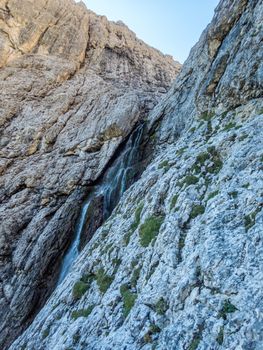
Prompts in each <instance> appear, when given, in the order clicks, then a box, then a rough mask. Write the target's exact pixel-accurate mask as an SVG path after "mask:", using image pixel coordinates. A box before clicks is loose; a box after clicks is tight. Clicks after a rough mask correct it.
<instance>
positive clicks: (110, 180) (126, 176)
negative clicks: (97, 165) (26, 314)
mask: <svg viewBox="0 0 263 350" xmlns="http://www.w3.org/2000/svg"><path fill="white" fill-rule="evenodd" d="M142 136H143V125H139V126H138V127H137V128H136V129H135V130H134V131H133V133H132V134H131V135H130V137H129V139H128V141H127V142H126V144H125V146H124V149H123V151H122V152H121V154H120V156H118V157H117V158H116V159H115V160H114V161H113V163H112V164H111V166H110V167H109V168H108V170H107V171H106V173H105V174H104V176H103V178H102V179H101V181H100V182H99V184H98V185H96V186H94V188H93V190H92V192H91V193H90V194H89V196H88V198H87V199H86V201H85V202H84V204H83V205H82V209H81V212H80V216H79V218H78V221H77V225H76V229H75V234H74V239H73V241H72V242H71V244H70V246H69V248H68V250H67V252H66V254H65V256H64V258H63V261H62V264H61V270H60V274H59V278H58V282H57V285H59V284H60V283H61V282H62V281H63V279H64V278H65V277H66V275H67V274H68V272H69V270H70V268H71V266H72V264H73V263H74V261H75V260H76V258H77V256H78V254H79V252H80V241H81V237H82V234H83V231H84V229H85V226H86V225H87V222H88V220H89V219H91V218H90V217H89V215H90V214H91V212H92V210H89V209H90V208H91V206H92V204H93V203H94V201H95V200H96V199H97V198H98V197H100V196H102V197H103V210H102V211H103V213H102V219H101V221H102V222H103V221H105V220H106V219H107V218H108V217H109V216H110V215H111V213H112V211H113V209H114V208H115V207H116V205H117V204H118V202H119V200H120V198H121V196H122V195H123V193H124V192H125V191H126V190H127V188H128V187H129V186H130V185H131V184H132V183H133V181H134V180H135V177H136V169H135V168H136V167H135V165H136V164H137V163H138V162H139V160H140V156H139V148H140V144H141V141H142ZM93 233H94V232H93Z"/></svg>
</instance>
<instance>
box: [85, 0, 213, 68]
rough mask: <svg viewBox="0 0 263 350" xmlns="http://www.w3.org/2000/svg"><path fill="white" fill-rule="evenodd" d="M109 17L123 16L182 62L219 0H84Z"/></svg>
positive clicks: (149, 40)
mask: <svg viewBox="0 0 263 350" xmlns="http://www.w3.org/2000/svg"><path fill="white" fill-rule="evenodd" d="M83 1H84V2H85V3H86V5H87V7H88V8H89V9H91V10H92V11H94V12H96V13H97V14H99V15H105V16H107V17H108V19H110V20H113V21H117V20H122V21H123V22H124V23H125V24H127V25H128V26H129V28H130V29H131V30H132V31H134V32H135V33H136V35H137V36H138V37H139V38H140V39H142V40H143V41H145V42H146V43H147V44H149V45H151V46H153V47H156V48H157V49H159V50H160V51H162V52H163V53H166V54H170V55H172V56H174V58H175V59H177V60H179V61H180V62H181V63H183V62H184V61H185V59H186V58H187V56H188V54H189V52H190V49H191V48H192V47H193V45H194V44H195V43H196V42H197V41H198V39H199V37H200V35H201V33H202V31H203V29H205V27H206V26H207V24H208V23H209V22H210V20H211V19H212V17H213V13H214V9H215V7H216V5H217V4H218V2H219V0H83Z"/></svg>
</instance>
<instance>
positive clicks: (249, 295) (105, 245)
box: [10, 0, 263, 350]
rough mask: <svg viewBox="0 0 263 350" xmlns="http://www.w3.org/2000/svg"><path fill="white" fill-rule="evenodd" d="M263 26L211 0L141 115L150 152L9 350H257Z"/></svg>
mask: <svg viewBox="0 0 263 350" xmlns="http://www.w3.org/2000/svg"><path fill="white" fill-rule="evenodd" d="M262 23H263V1H262V0H249V1H248V0H222V1H220V3H219V5H218V7H217V9H216V11H215V16H214V18H213V20H212V22H211V24H210V25H209V26H208V27H207V28H206V30H205V31H204V32H203V34H202V36H201V38H200V40H199V42H198V43H197V44H196V46H195V47H194V48H193V49H192V51H191V53H190V56H189V58H188V60H187V61H186V63H185V64H184V66H183V68H182V71H181V72H180V73H179V75H178V77H177V78H176V80H175V83H174V84H173V86H172V88H171V89H170V91H169V92H168V94H167V95H166V97H165V98H164V99H163V100H162V101H161V102H160V103H159V104H158V105H157V106H156V107H155V108H154V109H153V111H152V112H150V113H149V115H148V117H147V121H148V123H147V131H148V135H149V136H151V140H153V139H154V140H155V145H156V147H155V149H154V156H153V160H152V161H151V163H150V164H149V165H148V167H147V169H146V170H145V171H144V173H143V174H142V176H141V178H140V179H139V180H138V181H137V182H136V183H135V184H134V185H133V186H132V187H131V188H130V189H129V190H128V191H127V192H126V193H125V194H124V196H123V198H122V199H121V201H120V203H119V205H118V206H117V208H116V209H115V210H114V212H113V213H112V215H111V217H110V218H109V220H107V222H106V223H105V224H104V225H103V226H102V227H101V228H100V229H98V230H97V232H96V233H95V235H94V236H93V238H92V240H91V241H90V242H89V243H88V244H87V245H86V247H85V248H84V249H83V251H82V253H81V255H80V256H79V258H78V259H77V261H76V262H75V264H74V267H73V269H72V271H71V273H70V274H69V275H68V276H67V278H66V280H65V281H64V282H63V284H62V285H61V286H59V288H57V289H56V291H55V292H54V293H53V294H52V296H51V298H50V299H49V301H48V302H47V304H46V305H45V306H44V308H43V309H42V310H41V311H40V313H39V314H38V315H37V317H36V318H35V319H34V322H33V323H32V325H31V326H30V327H29V328H28V329H27V330H26V331H25V332H24V333H23V334H22V335H21V336H20V337H19V338H18V339H17V340H16V341H15V342H14V343H13V344H12V346H11V347H10V349H11V350H17V349H30V350H31V349H32V350H39V349H54V350H61V349H92V350H94V349H98V350H99V349H120V350H121V349H129V350H133V349H134V350H135V349H152V348H156V349H163V350H166V349H176V350H185V349H188V350H195V349H203V350H217V349H218V350H219V349H227V350H236V349H261V348H262V346H263V339H262V332H263V318H262V309H263V304H262V300H263V295H262V294H263V293H262V280H263V273H262V266H263V254H262V252H263V237H262V227H263V215H262V206H263V192H262V188H263V176H262V175H263V164H262V162H263V151H262V149H263V148H262V140H263V132H262V130H263V118H262V117H263V99H262V95H263V94H262V92H263V88H262V85H263V63H262V62H263V61H262V57H263V46H262V41H263V28H262ZM107 54H110V52H108V53H107ZM81 179H83V177H81ZM82 181H83V180H82ZM23 190H27V189H23ZM68 198H71V197H70V196H69V197H68ZM68 200H69V199H68ZM63 213H64V211H63ZM69 213H70V211H69V212H67V214H69Z"/></svg>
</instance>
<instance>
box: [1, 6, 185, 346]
mask: <svg viewBox="0 0 263 350" xmlns="http://www.w3.org/2000/svg"><path fill="white" fill-rule="evenodd" d="M0 67H1V69H0V91H1V94H0V133H1V134H0V145H1V150H0V157H1V158H0V176H1V177H0V185H1V190H0V198H1V208H0V275H1V281H0V283H1V288H0V309H1V316H0V324H1V325H0V348H1V349H3V347H5V346H6V345H7V344H8V343H9V342H10V341H11V340H14V338H15V337H16V336H17V335H18V334H19V333H20V332H21V331H22V329H23V328H25V327H26V326H27V325H28V323H29V322H30V321H31V320H32V318H33V317H34V314H35V312H36V310H37V309H38V308H39V307H40V306H41V304H43V301H45V299H46V297H47V296H48V293H49V292H50V290H51V289H52V286H53V285H54V282H55V279H56V272H57V270H58V266H59V263H60V258H59V257H61V256H62V255H63V252H64V251H65V249H66V247H67V245H68V243H69V237H70V236H71V235H72V232H73V228H74V224H75V221H76V217H77V215H78V211H79V208H80V203H81V201H82V199H83V196H84V195H85V194H86V193H87V185H90V184H92V183H93V182H94V181H95V180H96V179H97V178H98V176H99V175H100V174H101V173H102V172H103V170H104V169H105V166H106V165H107V163H108V161H109V160H110V159H111V157H112V155H113V154H114V152H115V150H116V149H117V147H118V146H119V145H120V143H121V142H122V141H123V140H124V139H125V137H126V136H127V135H128V134H129V133H130V132H131V130H132V129H133V127H134V125H135V124H136V122H137V121H138V120H139V119H141V118H143V117H144V116H145V115H146V114H147V113H148V111H149V110H150V109H152V108H153V106H154V105H155V104H156V102H157V101H158V100H159V99H160V97H161V96H162V95H163V93H165V92H166V91H167V89H168V87H170V85H171V82H172V81H173V80H174V78H175V76H176V74H177V73H178V72H179V69H180V65H179V64H178V63H176V62H174V61H173V60H172V59H171V57H169V56H164V55H162V54H161V53H160V52H158V51H157V50H155V49H152V48H150V47H149V46H147V45H146V44H144V43H143V42H142V41H140V40H138V39H137V38H136V36H135V34H134V33H132V32H131V31H130V30H129V29H128V28H127V27H126V26H124V25H123V24H121V23H119V24H118V23H112V22H108V21H107V19H106V18H105V17H99V16H96V15H95V14H94V13H92V12H90V11H88V10H87V9H86V8H85V6H84V5H83V4H76V3H75V2H74V1H71V0H37V1H36V0H23V1H20V0H0Z"/></svg>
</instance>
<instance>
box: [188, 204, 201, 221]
mask: <svg viewBox="0 0 263 350" xmlns="http://www.w3.org/2000/svg"><path fill="white" fill-rule="evenodd" d="M204 212H205V207H204V206H203V205H195V206H193V208H192V210H191V213H190V219H194V218H196V217H197V216H198V215H202V214H204Z"/></svg>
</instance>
